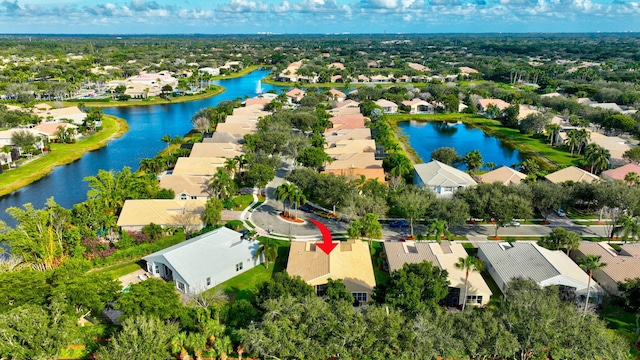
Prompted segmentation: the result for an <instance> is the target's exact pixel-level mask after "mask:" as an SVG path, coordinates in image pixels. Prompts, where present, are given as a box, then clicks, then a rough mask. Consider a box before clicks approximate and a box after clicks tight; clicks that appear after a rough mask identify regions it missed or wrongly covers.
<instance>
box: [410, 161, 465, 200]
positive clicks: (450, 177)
mask: <svg viewBox="0 0 640 360" xmlns="http://www.w3.org/2000/svg"><path fill="white" fill-rule="evenodd" d="M413 168H414V171H415V173H414V176H413V183H414V184H415V185H417V186H425V187H428V188H429V189H431V190H432V191H433V192H435V193H436V196H442V197H449V196H452V195H453V194H454V193H455V192H456V191H458V190H459V189H465V188H468V187H472V186H475V185H477V183H476V181H475V180H473V178H472V177H471V176H470V175H469V174H467V173H466V172H464V171H462V170H458V169H456V168H454V167H453V166H449V165H447V164H444V163H441V162H440V161H437V160H433V161H431V162H428V163H426V164H416V165H414V167H413Z"/></svg>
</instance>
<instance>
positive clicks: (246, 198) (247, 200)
mask: <svg viewBox="0 0 640 360" xmlns="http://www.w3.org/2000/svg"><path fill="white" fill-rule="evenodd" d="M235 200H236V201H237V202H238V204H239V205H238V206H234V207H233V210H244V209H245V208H247V207H248V206H249V204H251V203H252V202H253V195H252V194H244V195H240V196H236V198H235Z"/></svg>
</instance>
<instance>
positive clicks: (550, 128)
mask: <svg viewBox="0 0 640 360" xmlns="http://www.w3.org/2000/svg"><path fill="white" fill-rule="evenodd" d="M546 128H547V129H546V130H547V138H548V139H549V145H551V146H553V144H555V143H556V140H557V139H558V135H559V134H560V129H562V128H561V127H560V125H558V124H549V125H547V126H546Z"/></svg>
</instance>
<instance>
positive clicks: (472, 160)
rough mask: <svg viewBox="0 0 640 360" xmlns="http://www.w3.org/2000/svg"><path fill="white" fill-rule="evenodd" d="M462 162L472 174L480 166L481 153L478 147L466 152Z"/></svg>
mask: <svg viewBox="0 0 640 360" xmlns="http://www.w3.org/2000/svg"><path fill="white" fill-rule="evenodd" d="M462 162H463V163H464V164H465V165H466V166H467V168H468V169H469V172H470V173H472V174H473V173H475V172H476V170H478V169H480V168H481V167H482V163H483V161H482V155H481V154H480V151H479V150H478V149H475V150H473V151H470V152H468V153H466V154H465V155H464V159H463V160H462Z"/></svg>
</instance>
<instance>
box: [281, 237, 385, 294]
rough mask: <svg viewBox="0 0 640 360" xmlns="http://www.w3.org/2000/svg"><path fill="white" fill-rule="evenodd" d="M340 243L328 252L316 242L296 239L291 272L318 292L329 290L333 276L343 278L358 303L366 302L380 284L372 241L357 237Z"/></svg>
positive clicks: (292, 253) (290, 266)
mask: <svg viewBox="0 0 640 360" xmlns="http://www.w3.org/2000/svg"><path fill="white" fill-rule="evenodd" d="M337 243H338V246H336V248H335V249H333V251H331V252H330V253H329V254H328V255H327V254H326V253H325V252H324V251H322V250H321V249H319V248H318V247H317V246H316V244H315V243H313V242H309V241H292V242H291V249H290V250H289V261H288V263H287V273H289V275H291V276H300V277H301V278H302V280H304V281H306V282H307V284H309V285H311V286H313V287H314V289H315V290H316V294H318V295H324V294H325V292H326V289H327V282H328V280H329V279H333V280H342V281H343V282H344V285H345V287H346V288H347V291H348V292H349V293H351V295H352V296H353V298H354V299H355V301H356V303H358V304H366V303H368V302H369V301H371V295H372V294H373V289H374V287H375V286H376V280H375V276H374V274H373V264H372V263H371V253H370V251H369V245H368V244H367V243H366V242H364V241H356V240H349V241H343V242H337Z"/></svg>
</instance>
